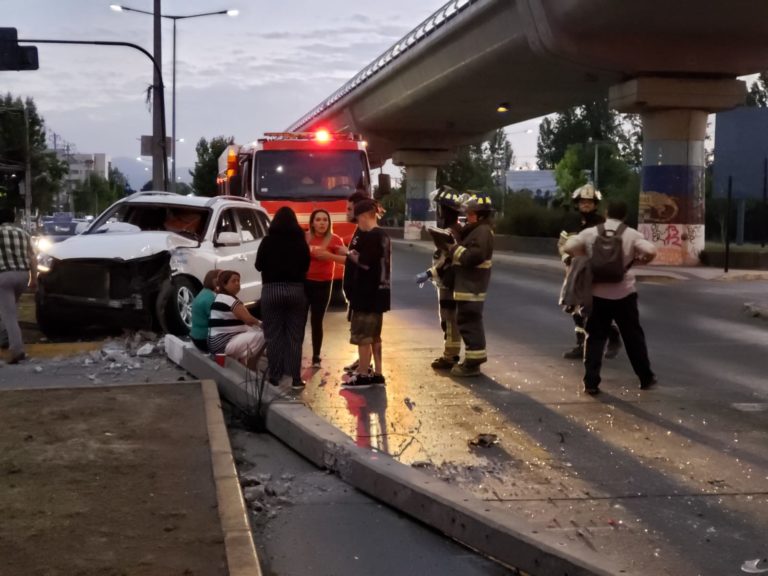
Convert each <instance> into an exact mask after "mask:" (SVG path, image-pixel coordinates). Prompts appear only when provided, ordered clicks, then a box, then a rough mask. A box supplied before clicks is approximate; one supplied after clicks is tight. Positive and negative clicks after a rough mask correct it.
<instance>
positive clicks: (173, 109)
mask: <svg viewBox="0 0 768 576" xmlns="http://www.w3.org/2000/svg"><path fill="white" fill-rule="evenodd" d="M176 20H178V18H174V19H173V87H172V88H171V91H172V95H171V192H176Z"/></svg>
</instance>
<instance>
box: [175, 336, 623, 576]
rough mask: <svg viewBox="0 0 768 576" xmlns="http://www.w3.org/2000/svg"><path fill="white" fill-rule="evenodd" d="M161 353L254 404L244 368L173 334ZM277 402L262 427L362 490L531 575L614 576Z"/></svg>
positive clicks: (601, 564) (267, 402)
mask: <svg viewBox="0 0 768 576" xmlns="http://www.w3.org/2000/svg"><path fill="white" fill-rule="evenodd" d="M166 350H170V351H171V352H170V353H169V357H170V358H171V360H173V361H174V362H176V363H177V364H179V365H180V366H181V367H182V368H184V369H186V370H187V371H189V372H191V373H192V374H194V375H195V376H196V377H198V378H211V379H213V380H215V381H216V383H217V384H218V386H219V392H220V393H221V395H222V396H223V397H225V398H226V399H227V400H228V401H230V402H232V403H234V404H235V405H237V406H239V407H241V408H243V409H247V408H249V407H251V408H252V407H253V399H252V398H248V394H247V393H246V386H247V385H251V384H246V382H252V377H249V375H248V373H247V371H246V370H245V368H244V367H242V366H241V365H239V364H237V363H234V362H230V363H228V364H227V367H225V368H222V367H220V366H218V365H217V364H216V363H215V362H213V361H211V360H210V359H209V358H208V357H206V356H204V355H203V354H201V353H200V352H199V351H198V350H197V349H195V348H194V347H193V346H192V345H191V344H185V343H183V342H182V341H181V340H179V339H177V338H174V337H172V336H169V337H166ZM268 388H269V387H268ZM280 398H281V397H280V396H278V395H275V394H274V393H273V391H272V390H271V389H267V390H264V398H263V399H264V403H263V404H262V407H263V408H264V414H265V415H266V428H267V430H268V431H269V432H271V433H272V434H274V435H275V436H276V437H278V438H279V439H280V440H282V441H283V442H285V443H286V444H287V445H288V446H290V447H291V448H293V449H294V450H296V451H297V452H298V453H300V454H301V455H302V456H304V457H305V458H307V459H308V460H309V461H311V462H313V463H314V464H315V465H317V466H319V467H323V468H326V469H329V470H331V471H333V472H335V473H337V474H338V475H339V476H340V477H341V478H342V479H343V480H344V481H346V482H347V483H349V484H351V485H352V486H354V487H355V488H357V489H359V490H361V491H362V492H365V493H366V494H369V495H370V496H372V497H374V498H376V499H378V500H380V501H382V502H384V503H386V504H388V505H389V506H392V507H393V508H396V509H397V510H400V511H402V512H403V513H405V514H408V515H410V516H412V517H414V518H416V519H418V520H419V521H421V522H423V523H425V524H428V525H429V526H431V527H433V528H435V529H437V530H438V531H440V532H442V533H443V534H445V535H447V536H448V537H450V538H453V539H455V540H457V541H458V542H461V543H463V544H465V545H466V546H468V547H470V548H473V549H475V550H477V551H479V552H481V553H483V554H485V555H487V556H489V557H491V558H494V559H496V560H498V561H499V562H501V563H503V564H505V565H508V566H512V567H515V568H517V569H519V570H522V571H524V572H525V573H528V574H531V575H534V576H535V575H546V576H554V575H560V576H609V575H612V574H616V572H617V569H616V568H615V566H612V565H610V564H609V562H607V561H606V559H605V558H604V557H601V556H600V555H599V554H597V553H596V552H592V551H590V550H584V551H582V552H581V553H580V554H579V555H576V554H573V553H570V552H567V551H565V550H562V549H561V548H560V547H559V544H558V542H557V541H556V540H555V539H554V538H552V537H551V536H549V535H547V534H541V533H538V532H537V531H536V530H533V529H532V528H531V527H530V526H529V525H527V524H526V523H525V522H524V521H521V520H518V519H515V518H511V517H509V516H508V515H506V514H504V513H503V512H502V511H501V510H500V509H499V508H493V507H491V506H489V505H488V504H487V503H486V502H484V501H482V500H480V499H478V498H475V497H474V496H472V495H470V494H468V493H466V492H464V491H462V490H460V489H458V488H455V487H453V486H449V485H447V484H445V483H443V482H441V481H440V480H437V479H435V478H433V477H432V476H429V475H427V474H425V473H424V472H421V471H419V470H416V469H414V468H411V467H409V466H406V465H404V464H401V463H399V462H397V461H396V460H394V459H393V458H392V457H390V456H389V455H386V454H383V453H380V452H375V451H371V450H367V449H363V448H360V447H358V446H356V445H355V444H354V442H353V441H352V440H351V438H349V437H348V436H346V435H345V434H343V433H342V432H340V431H339V430H337V429H336V428H335V427H333V426H331V425H330V424H329V423H328V422H326V421H325V420H323V419H321V418H320V417H319V416H317V415H315V414H314V413H313V412H312V411H311V410H309V409H308V408H307V407H306V406H304V405H303V404H301V403H299V402H278V401H276V400H278V399H280ZM243 402H246V403H245V404H243Z"/></svg>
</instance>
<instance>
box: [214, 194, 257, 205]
mask: <svg viewBox="0 0 768 576" xmlns="http://www.w3.org/2000/svg"><path fill="white" fill-rule="evenodd" d="M219 200H235V201H239V202H248V203H249V204H250V203H251V201H250V199H248V198H246V197H245V196H226V195H224V196H213V197H212V198H211V199H210V200H208V202H206V203H205V205H206V207H208V208H210V207H211V206H213V205H214V204H216V202H218V201H219Z"/></svg>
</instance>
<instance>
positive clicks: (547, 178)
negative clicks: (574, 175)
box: [507, 170, 557, 199]
mask: <svg viewBox="0 0 768 576" xmlns="http://www.w3.org/2000/svg"><path fill="white" fill-rule="evenodd" d="M507 189H508V190H511V191H512V192H520V191H522V190H528V191H530V192H531V194H533V197H534V198H542V199H549V198H552V197H554V196H555V194H556V193H557V182H555V171H554V170H510V171H509V172H507Z"/></svg>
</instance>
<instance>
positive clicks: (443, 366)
mask: <svg viewBox="0 0 768 576" xmlns="http://www.w3.org/2000/svg"><path fill="white" fill-rule="evenodd" d="M457 362H458V360H455V359H452V358H446V357H445V356H440V358H435V359H434V360H432V364H430V366H432V368H433V369H434V370H450V369H451V368H453V367H454V366H455V365H456V363H457Z"/></svg>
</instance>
